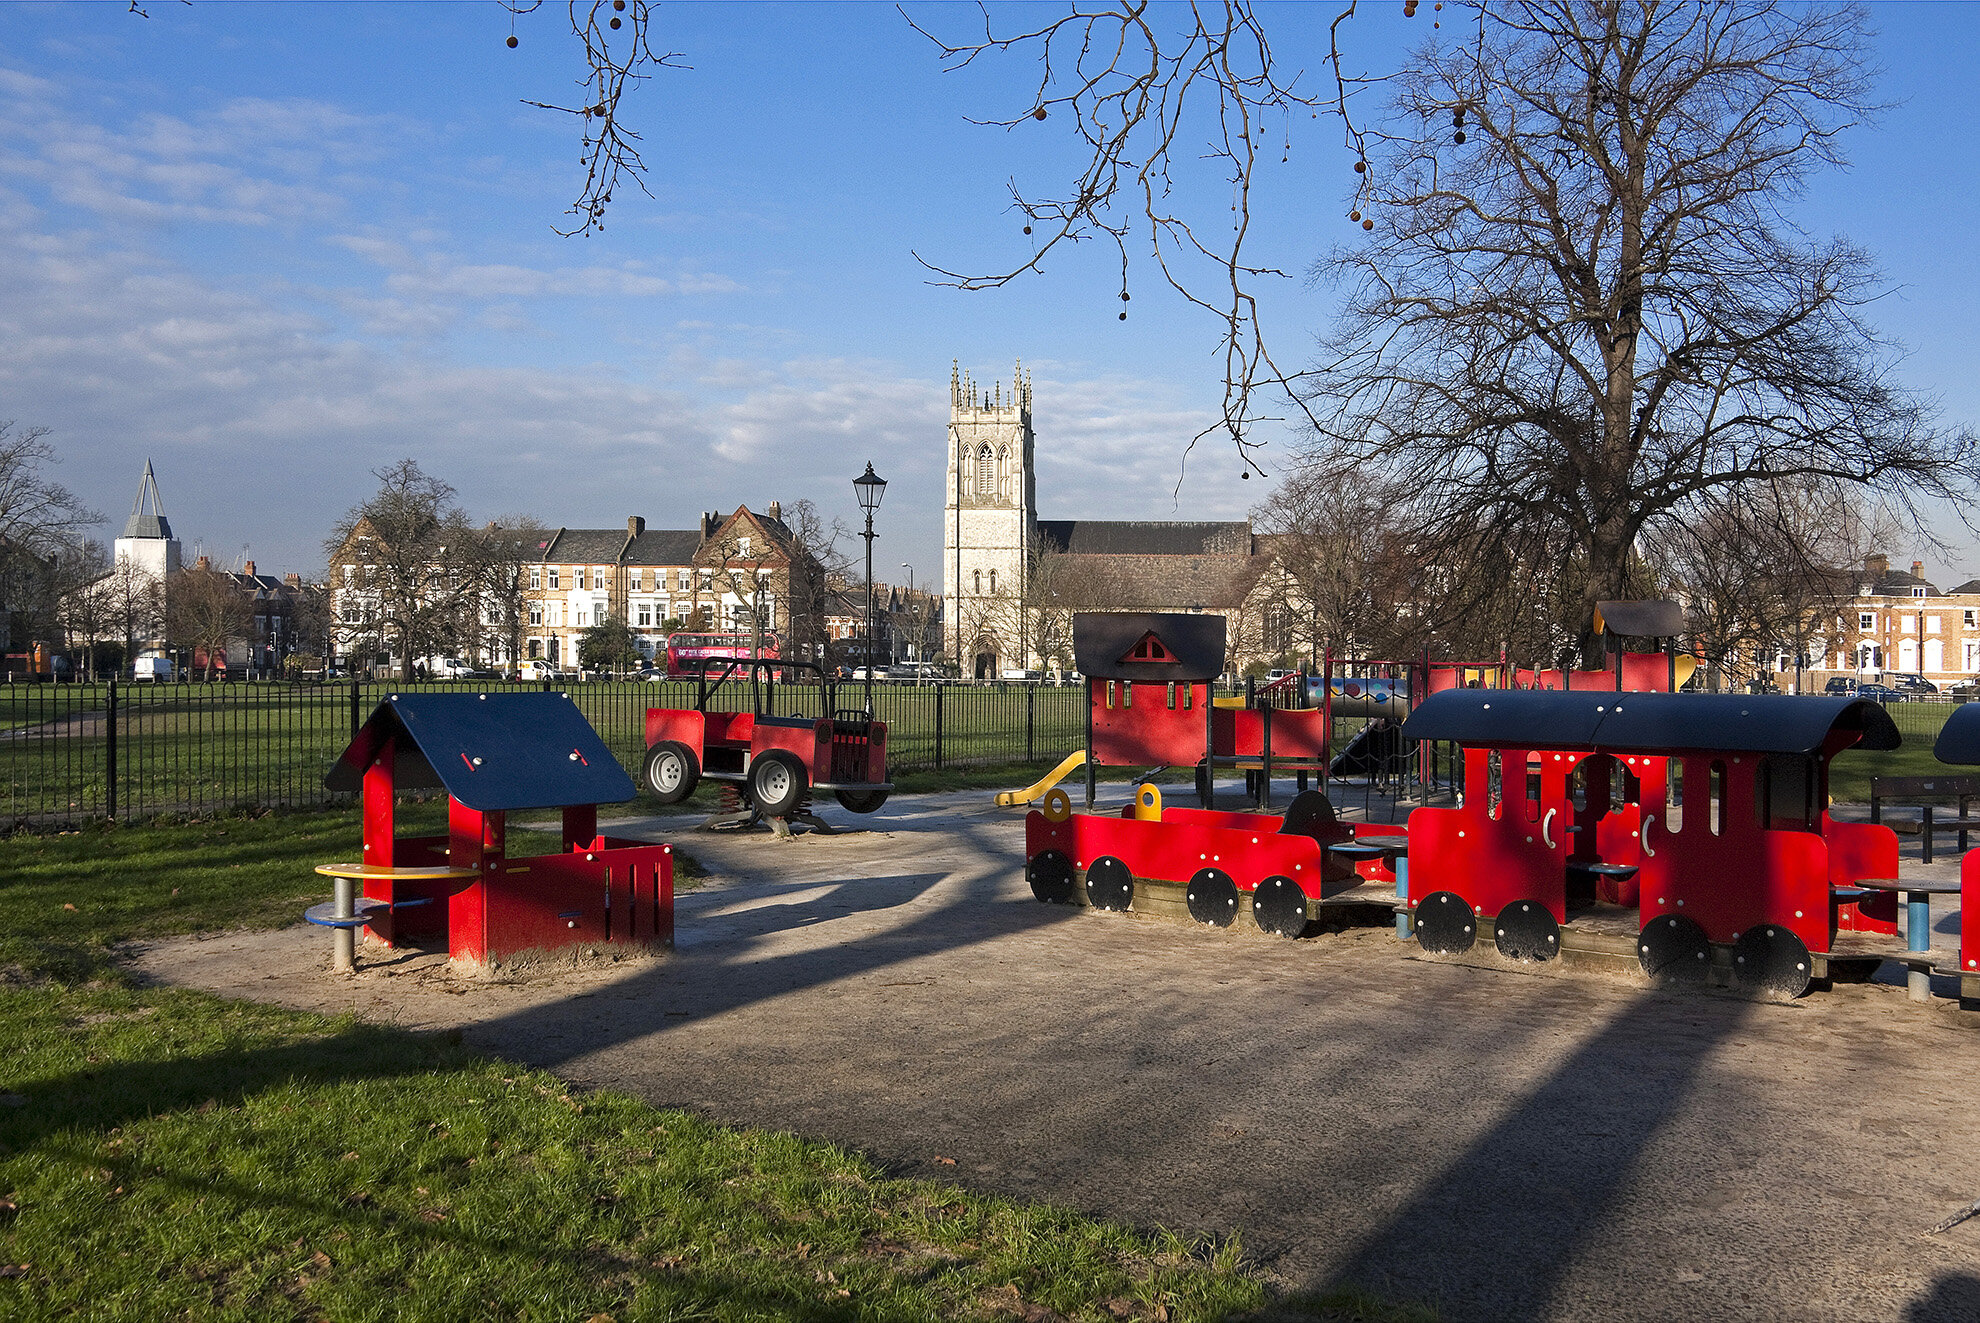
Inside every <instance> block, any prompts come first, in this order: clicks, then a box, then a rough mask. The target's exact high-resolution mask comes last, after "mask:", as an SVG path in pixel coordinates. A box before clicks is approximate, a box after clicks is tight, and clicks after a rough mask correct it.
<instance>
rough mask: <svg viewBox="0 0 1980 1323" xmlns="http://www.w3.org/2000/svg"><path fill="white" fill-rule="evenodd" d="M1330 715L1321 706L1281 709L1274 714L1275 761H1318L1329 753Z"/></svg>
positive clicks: (1273, 750)
mask: <svg viewBox="0 0 1980 1323" xmlns="http://www.w3.org/2000/svg"><path fill="white" fill-rule="evenodd" d="M1326 747H1327V714H1326V713H1325V712H1323V711H1321V710H1320V709H1319V708H1279V709H1277V710H1276V711H1274V712H1273V713H1272V761H1273V762H1277V761H1278V760H1279V759H1281V758H1287V759H1297V760H1299V761H1301V762H1309V761H1310V762H1319V761H1321V760H1322V759H1323V758H1324V757H1325V756H1326Z"/></svg>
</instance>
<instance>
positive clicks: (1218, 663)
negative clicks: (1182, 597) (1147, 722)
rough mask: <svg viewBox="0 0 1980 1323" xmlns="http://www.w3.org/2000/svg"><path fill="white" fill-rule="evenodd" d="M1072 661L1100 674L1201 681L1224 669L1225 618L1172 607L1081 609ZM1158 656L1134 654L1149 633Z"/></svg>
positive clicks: (1147, 681) (1143, 680) (1076, 614)
mask: <svg viewBox="0 0 1980 1323" xmlns="http://www.w3.org/2000/svg"><path fill="white" fill-rule="evenodd" d="M1072 623H1073V665H1074V666H1076V667H1077V668H1078V669H1079V672H1080V674H1082V675H1085V676H1088V677H1090V678H1092V679H1095V680H1134V681H1138V682H1140V683H1144V684H1161V683H1163V682H1165V681H1169V680H1176V681H1193V682H1201V681H1204V680H1208V679H1210V678H1211V677H1212V676H1215V675H1220V674H1222V673H1223V669H1224V637H1225V636H1224V630H1225V624H1224V618H1223V617H1222V616H1217V615H1200V616H1199V615H1187V614H1182V613H1179V612H1172V611H1076V612H1074V613H1073V618H1072ZM1151 634H1152V635H1153V636H1154V639H1155V646H1152V647H1150V648H1148V649H1146V651H1147V652H1149V653H1150V654H1152V655H1153V657H1166V658H1167V660H1154V659H1152V658H1151V659H1150V660H1141V659H1136V658H1131V657H1130V654H1132V653H1134V652H1135V651H1136V650H1137V649H1138V648H1139V646H1140V644H1141V643H1142V641H1143V640H1144V639H1147V638H1148V637H1149V636H1150V635H1151Z"/></svg>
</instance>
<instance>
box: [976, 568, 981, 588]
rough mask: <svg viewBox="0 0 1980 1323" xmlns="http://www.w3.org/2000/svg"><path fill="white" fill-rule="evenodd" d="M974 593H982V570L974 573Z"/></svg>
mask: <svg viewBox="0 0 1980 1323" xmlns="http://www.w3.org/2000/svg"><path fill="white" fill-rule="evenodd" d="M976 591H977V592H978V593H981V592H982V591H983V571H982V570H978V571H976Z"/></svg>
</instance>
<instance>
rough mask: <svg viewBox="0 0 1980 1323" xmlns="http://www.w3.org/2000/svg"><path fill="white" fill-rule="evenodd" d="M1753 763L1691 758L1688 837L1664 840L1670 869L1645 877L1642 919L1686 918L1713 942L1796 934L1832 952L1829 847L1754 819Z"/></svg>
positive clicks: (1687, 766) (1663, 856)
mask: <svg viewBox="0 0 1980 1323" xmlns="http://www.w3.org/2000/svg"><path fill="white" fill-rule="evenodd" d="M1714 764H1717V765H1718V766H1720V767H1721V768H1723V770H1724V790H1723V798H1722V801H1721V812H1720V815H1719V819H1720V823H1719V831H1718V832H1717V833H1716V834H1715V833H1714V832H1713V831H1712V830H1711V802H1710V800H1711V794H1710V785H1711V781H1710V777H1711V769H1712V767H1713V765H1714ZM1754 767H1755V763H1754V760H1753V759H1752V758H1750V757H1740V756H1738V755H1735V756H1734V757H1732V758H1729V759H1728V758H1723V757H1721V758H1714V757H1712V756H1711V755H1710V754H1701V753H1695V752H1687V753H1686V754H1685V755H1684V783H1685V798H1686V800H1687V803H1686V804H1685V811H1684V829H1683V830H1682V831H1680V832H1678V833H1677V834H1675V835H1670V836H1659V837H1658V846H1657V858H1658V860H1659V861H1660V862H1661V863H1662V864H1663V867H1662V868H1660V869H1658V870H1657V871H1656V873H1655V875H1654V876H1646V877H1644V879H1643V880H1644V890H1643V917H1644V919H1645V920H1646V921H1648V920H1650V919H1653V918H1655V917H1657V916H1658V915H1662V914H1682V915H1684V916H1686V917H1688V918H1690V919H1692V920H1693V921H1694V922H1696V923H1697V924H1698V925H1699V926H1700V927H1702V928H1704V930H1705V935H1706V936H1707V937H1709V938H1711V940H1713V941H1714V942H1732V941H1735V940H1737V939H1738V937H1739V935H1740V934H1741V933H1743V932H1745V931H1746V930H1747V929H1748V928H1751V927H1753V926H1754V925H1755V924H1758V923H1774V924H1779V925H1780V926H1782V927H1784V928H1787V929H1789V930H1790V931H1792V932H1793V933H1794V934H1795V935H1796V936H1798V937H1800V938H1801V940H1802V941H1803V942H1805V943H1806V944H1807V946H1808V949H1809V950H1810V951H1817V952H1820V951H1826V950H1828V949H1829V943H1830V929H1829V862H1828V846H1827V844H1826V843H1825V842H1824V841H1823V839H1822V837H1821V836H1820V835H1819V834H1817V833H1815V832H1810V831H1769V830H1763V829H1762V828H1761V827H1760V825H1759V824H1758V823H1757V822H1756V821H1755V819H1754V805H1753V791H1754V787H1753V770H1754Z"/></svg>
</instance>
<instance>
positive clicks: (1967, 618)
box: [1959, 611, 1973, 629]
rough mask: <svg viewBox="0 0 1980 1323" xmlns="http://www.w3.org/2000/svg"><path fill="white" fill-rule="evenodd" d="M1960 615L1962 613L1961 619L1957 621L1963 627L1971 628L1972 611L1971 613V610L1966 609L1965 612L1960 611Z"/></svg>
mask: <svg viewBox="0 0 1980 1323" xmlns="http://www.w3.org/2000/svg"><path fill="white" fill-rule="evenodd" d="M1961 615H1962V619H1961V620H1960V622H1959V623H1960V624H1961V625H1963V626H1964V627H1965V628H1967V629H1972V628H1973V613H1972V612H1971V611H1966V612H1962V613H1961Z"/></svg>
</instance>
